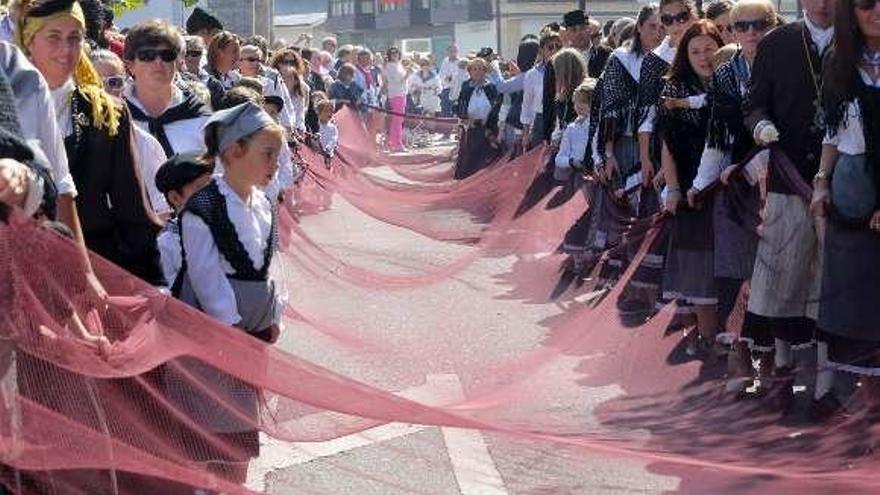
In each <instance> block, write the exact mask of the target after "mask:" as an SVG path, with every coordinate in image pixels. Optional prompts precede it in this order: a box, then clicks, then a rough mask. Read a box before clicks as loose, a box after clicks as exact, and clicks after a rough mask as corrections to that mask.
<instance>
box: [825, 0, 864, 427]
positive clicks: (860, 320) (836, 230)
mask: <svg viewBox="0 0 880 495" xmlns="http://www.w3.org/2000/svg"><path fill="white" fill-rule="evenodd" d="M878 21H880V7H878V6H877V3H876V1H875V0H840V1H839V3H838V4H837V15H836V17H835V31H836V33H837V38H836V39H835V41H834V50H833V51H832V52H831V56H830V58H829V59H828V62H827V65H826V67H825V70H824V75H823V77H824V81H825V93H824V104H825V108H826V115H827V116H828V135H827V137H826V138H825V142H824V145H823V149H822V159H821V162H820V166H819V172H818V173H817V174H816V177H815V179H814V192H813V201H812V211H813V214H814V215H816V216H817V217H818V219H819V224H820V225H823V226H824V227H825V228H824V229H819V232H820V233H821V232H822V231H823V230H824V232H825V244H824V247H825V252H824V262H823V264H822V297H821V299H820V303H819V319H818V321H817V326H818V329H819V332H818V335H819V349H818V366H819V370H818V376H817V380H816V389H815V397H814V398H815V400H816V403H815V408H814V413H815V414H816V416H817V419H823V418H825V417H827V416H828V415H829V414H830V413H832V412H834V411H835V410H836V409H838V408H839V407H840V401H839V400H838V399H837V398H836V396H835V395H834V393H833V392H832V383H833V374H834V370H840V371H846V372H849V373H854V374H856V375H859V376H860V377H861V378H862V380H863V383H862V385H863V387H862V388H863V393H862V395H863V398H864V399H865V400H866V402H868V405H869V406H871V408H872V413H875V414H876V413H878V412H880V409H878V408H880V388H878V385H880V384H878V381H877V379H876V377H877V376H878V374H880V316H878V315H880V313H878V308H880V291H878V290H877V285H878V280H880V255H878V254H880V148H878V146H880V22H878ZM869 377H870V378H869Z"/></svg>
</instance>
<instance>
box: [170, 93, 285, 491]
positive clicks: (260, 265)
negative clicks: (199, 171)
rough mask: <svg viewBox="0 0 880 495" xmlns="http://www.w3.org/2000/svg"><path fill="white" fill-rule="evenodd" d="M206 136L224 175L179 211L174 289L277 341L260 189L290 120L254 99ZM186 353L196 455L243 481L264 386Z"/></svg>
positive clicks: (180, 388)
mask: <svg viewBox="0 0 880 495" xmlns="http://www.w3.org/2000/svg"><path fill="white" fill-rule="evenodd" d="M205 144H206V147H207V150H208V151H207V153H206V155H205V157H204V159H205V161H206V162H208V163H211V162H213V163H214V165H215V168H217V169H220V167H218V166H217V165H218V164H220V163H221V162H222V170H223V174H222V175H215V176H214V177H213V178H212V179H211V180H210V181H209V182H208V184H207V185H206V186H205V187H203V188H202V189H200V190H198V191H197V192H195V193H194V194H193V195H192V196H191V197H190V198H189V200H188V201H187V202H186V206H185V207H184V208H183V210H182V212H181V213H180V235H181V238H182V246H183V266H182V268H181V272H182V273H181V274H180V275H179V277H181V279H182V282H181V283H180V284H179V289H178V290H175V295H176V296H177V297H179V298H180V299H181V300H183V301H184V302H187V303H188V304H190V305H192V306H194V307H196V308H199V309H201V310H202V311H204V312H205V313H207V314H208V315H210V316H212V317H213V318H215V319H216V320H217V321H219V322H220V323H223V324H226V325H230V326H235V327H236V328H239V329H241V330H242V331H244V332H246V333H248V334H249V335H251V336H253V337H255V338H257V339H260V340H262V341H264V342H268V343H273V342H275V341H276V340H277V338H278V335H279V322H280V307H281V306H280V304H279V301H278V295H277V293H276V289H275V283H274V281H273V280H272V278H271V277H270V275H269V272H270V267H271V263H272V259H273V255H274V253H275V249H276V242H277V235H276V234H277V230H276V210H275V207H274V206H273V203H272V202H271V201H270V200H269V198H267V197H266V195H265V193H263V192H262V191H261V190H260V188H263V187H266V186H267V185H268V184H269V183H270V182H271V181H272V180H273V178H274V177H275V172H276V170H277V168H278V155H279V153H280V151H281V147H282V146H283V145H284V128H283V127H281V126H280V125H279V124H278V123H276V122H275V121H274V120H273V119H272V117H271V116H269V115H268V114H267V113H266V112H265V111H264V110H263V109H262V108H260V107H259V106H258V105H255V104H254V103H251V102H247V103H243V104H241V105H238V106H236V107H233V108H229V109H225V110H221V111H219V112H216V113H215V114H214V115H213V116H212V117H211V119H210V120H209V121H208V123H207V124H206V126H205ZM181 361H182V362H181V363H180V366H185V368H186V373H185V374H183V375H180V376H181V377H183V379H182V380H179V381H177V382H176V383H175V384H174V386H173V387H172V390H170V391H169V394H170V395H172V396H173V397H174V398H175V402H176V403H177V404H178V407H179V408H180V409H182V410H183V412H185V413H186V414H188V415H189V416H190V417H191V419H192V420H193V422H195V424H196V428H194V429H193V430H194V432H195V433H196V434H195V435H194V438H193V439H190V441H188V442H187V443H188V444H192V447H191V448H193V451H192V452H191V455H192V456H193V457H194V458H195V459H196V460H198V461H202V462H206V463H207V466H208V468H209V469H211V470H212V471H214V472H215V473H217V474H218V475H220V476H222V477H224V478H226V479H228V480H230V481H233V482H235V483H243V482H244V481H245V480H246V477H247V466H248V463H249V462H250V459H252V458H254V457H256V456H258V455H259V436H258V430H257V424H258V411H259V408H258V394H257V391H256V390H255V389H254V388H253V386H252V385H250V384H248V383H245V382H242V381H240V380H239V379H237V378H235V377H233V376H231V375H226V374H224V373H222V372H220V371H218V370H217V369H216V368H213V367H210V366H208V365H206V364H204V363H202V362H201V361H196V360H192V359H183V360H181ZM192 377H195V379H193V378H192ZM194 383H196V384H198V386H193V385H192V384H194Z"/></svg>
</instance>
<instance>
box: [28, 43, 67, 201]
mask: <svg viewBox="0 0 880 495" xmlns="http://www.w3.org/2000/svg"><path fill="white" fill-rule="evenodd" d="M22 58H24V57H23V56H22ZM34 70H36V69H34ZM62 87H64V86H62ZM24 89H25V90H27V89H28V88H24ZM70 91H73V89H70ZM59 96H60V95H59ZM67 96H68V101H69V97H70V92H67ZM55 98H56V95H55V92H50V91H49V86H48V85H47V84H46V82H45V80H44V79H43V78H42V76H41V77H40V84H39V85H38V87H36V88H33V90H32V91H28V92H27V93H26V94H22V92H19V91H16V93H15V107H16V110H17V111H18V118H19V121H20V125H21V134H22V136H23V137H24V138H25V139H26V140H28V141H29V142H31V143H37V144H39V147H40V150H41V151H42V152H43V153H44V154H45V155H46V159H47V161H48V163H49V165H50V167H51V175H52V180H53V181H54V182H55V187H57V188H58V194H68V195H71V196H76V193H77V191H76V183H75V182H74V181H73V176H72V175H71V174H70V168H69V165H68V160H67V150H66V149H65V148H64V137H65V135H64V134H62V132H61V130H60V129H59V126H58V124H59V123H60V122H61V121H60V119H59V117H58V115H57V114H56V112H55ZM66 116H67V127H70V126H71V122H70V110H69V105H68V111H67V113H66ZM68 135H69V134H68Z"/></svg>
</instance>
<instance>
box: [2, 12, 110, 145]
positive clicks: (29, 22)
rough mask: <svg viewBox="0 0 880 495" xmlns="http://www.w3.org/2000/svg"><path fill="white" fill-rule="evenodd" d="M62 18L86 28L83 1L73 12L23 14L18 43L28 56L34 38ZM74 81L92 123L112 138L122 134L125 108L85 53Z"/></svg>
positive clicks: (79, 61)
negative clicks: (51, 23)
mask: <svg viewBox="0 0 880 495" xmlns="http://www.w3.org/2000/svg"><path fill="white" fill-rule="evenodd" d="M59 19H73V20H75V21H77V22H78V23H79V25H80V27H82V29H83V31H85V29H86V16H85V14H84V13H83V10H82V7H81V6H80V4H79V2H73V3H71V5H70V8H69V9H67V10H62V11H60V12H56V13H54V14H51V15H48V16H46V17H31V16H29V15H28V13H27V12H23V13H22V15H21V17H20V20H19V23H18V24H19V25H18V29H17V30H16V33H17V34H16V43H17V44H18V46H19V47H21V49H22V50H23V51H24V53H25V54H26V55H28V56H30V51H29V50H28V47H29V46H30V44H31V42H33V40H34V36H36V34H37V33H38V32H40V30H41V29H43V28H44V27H46V24H48V23H50V22H52V21H56V20H59ZM73 81H74V83H76V87H77V89H78V90H79V92H80V93H81V94H82V95H83V97H84V98H85V100H86V101H87V102H89V104H91V106H92V115H91V117H92V124H93V125H94V126H95V127H96V128H98V129H105V128H106V129H107V132H108V133H109V134H110V135H111V136H115V135H116V134H117V133H118V132H119V119H120V118H121V116H122V108H121V107H120V105H119V104H117V103H116V102H115V101H114V100H113V97H112V96H110V95H109V94H107V93H106V92H105V91H104V81H103V80H102V79H101V76H99V75H98V72H97V71H96V70H95V67H94V66H93V65H92V62H91V61H90V60H89V57H88V55H86V53H85V52H81V53H80V54H79V60H78V61H77V63H76V69H74V72H73Z"/></svg>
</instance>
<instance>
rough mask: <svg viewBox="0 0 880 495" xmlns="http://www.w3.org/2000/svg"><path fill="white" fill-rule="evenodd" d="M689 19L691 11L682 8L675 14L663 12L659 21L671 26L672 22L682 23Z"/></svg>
mask: <svg viewBox="0 0 880 495" xmlns="http://www.w3.org/2000/svg"><path fill="white" fill-rule="evenodd" d="M690 19H691V13H690V12H688V11H687V10H682V11H681V12H679V13H677V14H675V15H669V14H663V15H661V16H660V22H662V23H663V25H664V26H671V25H672V24H673V23H678V24H684V23H685V22H687V21H689V20H690Z"/></svg>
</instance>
